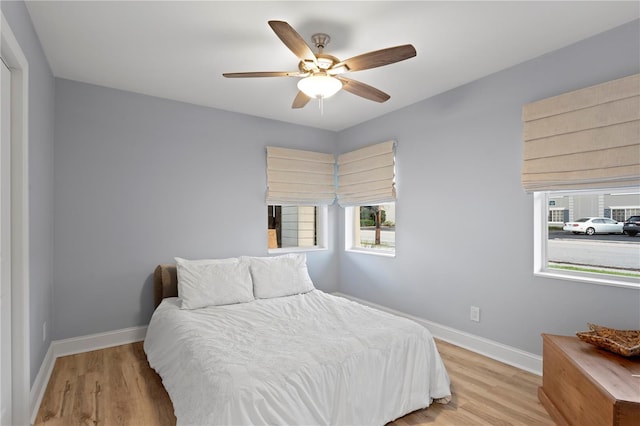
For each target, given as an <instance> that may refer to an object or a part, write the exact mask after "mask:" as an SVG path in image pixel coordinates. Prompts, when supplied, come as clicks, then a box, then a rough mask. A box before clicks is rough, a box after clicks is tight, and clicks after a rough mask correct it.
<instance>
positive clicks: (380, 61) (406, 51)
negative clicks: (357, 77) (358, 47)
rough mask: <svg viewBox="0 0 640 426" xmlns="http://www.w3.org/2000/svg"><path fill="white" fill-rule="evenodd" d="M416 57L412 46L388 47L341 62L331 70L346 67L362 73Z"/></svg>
mask: <svg viewBox="0 0 640 426" xmlns="http://www.w3.org/2000/svg"><path fill="white" fill-rule="evenodd" d="M414 56H416V49H415V47H413V46H412V45H410V44H404V45H402V46H395V47H388V48H386V49H380V50H375V51H373V52H368V53H363V54H362V55H358V56H354V57H353V58H349V59H347V60H346V61H342V62H339V63H337V64H335V65H334V66H332V67H331V68H340V67H341V66H346V67H347V68H348V69H349V71H361V70H367V69H370V68H376V67H381V66H383V65H389V64H393V63H395V62H400V61H404V60H405V59H409V58H413V57H414Z"/></svg>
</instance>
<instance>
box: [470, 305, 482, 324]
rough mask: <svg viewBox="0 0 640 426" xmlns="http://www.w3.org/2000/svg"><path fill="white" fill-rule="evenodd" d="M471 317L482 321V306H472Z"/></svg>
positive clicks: (476, 320) (473, 319)
mask: <svg viewBox="0 0 640 426" xmlns="http://www.w3.org/2000/svg"><path fill="white" fill-rule="evenodd" d="M469 319H470V320H471V321H475V322H480V308H478V307H477V306H472V307H471V310H470V312H469Z"/></svg>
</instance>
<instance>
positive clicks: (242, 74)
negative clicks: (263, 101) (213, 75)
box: [222, 71, 307, 78]
mask: <svg viewBox="0 0 640 426" xmlns="http://www.w3.org/2000/svg"><path fill="white" fill-rule="evenodd" d="M222 75H223V76H224V77H228V78H246V77H304V76H306V75H307V74H306V73H305V74H303V73H300V72H298V71H258V72H226V73H224V74H222Z"/></svg>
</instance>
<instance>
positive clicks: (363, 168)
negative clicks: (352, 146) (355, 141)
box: [338, 141, 396, 206]
mask: <svg viewBox="0 0 640 426" xmlns="http://www.w3.org/2000/svg"><path fill="white" fill-rule="evenodd" d="M394 150H395V142H394V141H388V142H383V143H379V144H375V145H369V146H367V147H364V148H361V149H358V150H356V151H351V152H347V153H346V154H342V155H339V156H338V203H339V204H340V205H341V206H353V205H370V204H381V203H388V202H394V201H395V200H396V189H395V152H394Z"/></svg>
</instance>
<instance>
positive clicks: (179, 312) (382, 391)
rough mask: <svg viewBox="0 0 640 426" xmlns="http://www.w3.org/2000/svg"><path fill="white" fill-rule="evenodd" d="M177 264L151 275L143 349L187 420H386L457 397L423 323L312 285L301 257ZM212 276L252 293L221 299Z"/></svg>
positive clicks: (258, 422)
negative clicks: (149, 315)
mask: <svg viewBox="0 0 640 426" xmlns="http://www.w3.org/2000/svg"><path fill="white" fill-rule="evenodd" d="M176 261H177V265H159V266H158V267H157V268H156V270H155V272H154V298H155V304H156V306H157V308H156V310H155V312H154V314H153V316H152V318H151V321H150V324H149V327H148V330H147V335H146V338H145V342H144V349H145V352H146V354H147V358H148V360H149V364H150V365H151V367H153V368H154V369H155V370H156V371H157V372H158V374H159V375H160V377H161V378H162V381H163V384H164V386H165V388H166V390H167V392H168V394H169V396H170V398H171V400H172V402H173V406H174V411H175V415H176V418H177V424H178V425H261V424H269V425H275V424H286V425H321V424H326V425H329V424H330V425H383V424H385V423H387V422H389V421H392V420H394V419H396V418H398V417H402V416H403V415H405V414H407V413H409V412H412V411H415V410H418V409H421V408H425V407H427V406H429V405H430V404H431V403H432V402H433V401H437V402H441V403H446V402H448V400H449V399H450V394H451V392H450V387H449V377H448V375H447V372H446V369H445V367H444V364H443V363H442V360H441V358H440V355H439V354H438V351H437V348H436V346H435V343H434V341H433V337H432V336H431V334H430V333H429V331H428V330H427V329H426V328H424V327H422V326H421V325H419V324H417V323H415V322H413V321H410V320H408V319H405V318H400V317H397V316H394V315H391V314H388V313H385V312H381V311H379V310H375V309H372V308H369V307H366V306H363V305H361V304H357V303H355V302H352V301H349V300H347V299H345V298H342V297H337V296H333V295H330V294H327V293H324V292H322V291H320V290H317V289H315V288H314V287H313V284H312V283H311V280H310V278H308V273H307V271H306V259H305V258H304V255H298V254H295V255H285V256H276V257H271V258H244V257H243V258H235V259H233V260H232V259H227V260H226V261H228V262H229V263H230V264H224V268H226V269H224V268H222V269H224V270H221V269H220V268H221V267H220V265H218V266H215V267H214V269H215V271H214V272H213V273H212V272H210V271H209V270H206V266H205V267H204V268H205V269H203V267H202V266H201V265H200V264H197V263H196V264H192V265H190V266H189V267H193V268H195V269H196V273H195V274H191V276H189V275H187V274H186V272H184V271H185V267H184V262H188V261H184V259H179V258H177V259H176ZM196 262H198V261H196ZM284 263H287V265H285V267H284V268H283V267H282V265H283V264H284ZM256 265H257V266H256ZM198 268H199V269H198ZM234 268H235V269H234ZM203 270H205V272H202V271H203ZM274 271H275V272H274ZM265 274H266V275H265ZM194 277H195V281H196V282H197V284H196V285H195V287H196V290H197V292H194V291H193V290H194V289H193V288H189V286H188V285H187V284H186V283H188V282H189V280H191V281H193V279H194ZM203 277H204V278H203ZM247 279H248V280H249V283H248V284H247V283H244V281H245V280H247ZM203 281H209V282H213V281H215V282H221V281H225V282H231V283H234V284H233V288H234V289H235V288H236V287H238V286H240V287H242V286H246V291H245V290H243V291H242V292H238V293H237V294H235V295H231V296H230V295H229V294H224V295H221V291H220V289H218V290H216V292H215V293H216V294H215V297H214V295H213V293H214V292H210V293H209V294H203V292H202V288H200V287H199V286H200V285H201V284H202V282H203ZM265 284H267V285H265ZM210 287H211V285H208V287H207V288H210ZM249 288H250V289H251V294H250V295H249V294H248V292H249ZM206 291H208V290H206ZM206 291H205V293H206ZM234 291H235V290H234ZM178 292H180V297H177V296H178ZM222 293H224V291H222ZM287 293H291V294H287ZM194 295H195V296H197V297H195V298H193V297H191V296H194ZM216 298H217V299H216ZM214 299H215V300H214ZM223 299H224V300H223ZM229 300H231V301H232V302H233V303H227V302H228V301H229ZM238 300H243V301H241V302H238ZM221 301H222V302H224V303H220V302H221ZM189 303H191V304H189ZM194 303H195V304H194Z"/></svg>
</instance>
